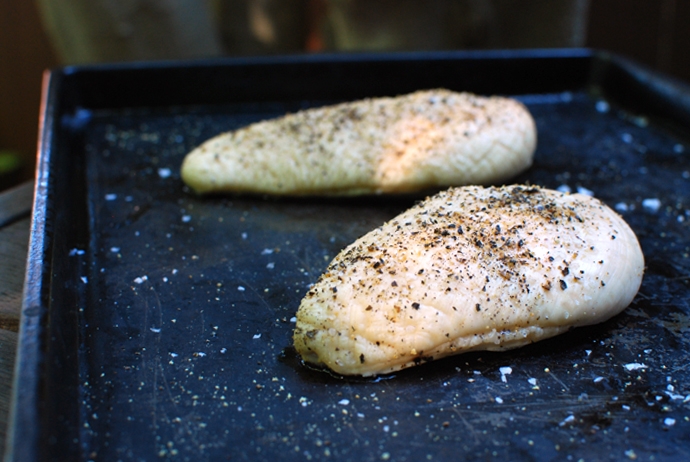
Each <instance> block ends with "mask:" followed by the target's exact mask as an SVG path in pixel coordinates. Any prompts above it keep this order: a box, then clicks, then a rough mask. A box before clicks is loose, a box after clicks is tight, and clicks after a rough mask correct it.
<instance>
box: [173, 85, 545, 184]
mask: <svg viewBox="0 0 690 462" xmlns="http://www.w3.org/2000/svg"><path fill="white" fill-rule="evenodd" d="M535 147H536V128H535V124H534V120H533V119H532V117H531V115H530V113H529V112H528V111H527V109H526V108H525V107H524V106H523V105H522V104H521V103H519V102H518V101H515V100H513V99H508V98H501V97H491V98H486V97H480V96H476V95H472V94H468V93H454V92H451V91H448V90H430V91H419V92H416V93H412V94H408V95H404V96H399V97H395V98H389V97H387V98H373V99H365V100H361V101H356V102H351V103H344V104H339V105H335V106H327V107H322V108H316V109H309V110H305V111H301V112H297V113H295V114H290V115H286V116H284V117H281V118H278V119H273V120H267V121H262V122H258V123H255V124H252V125H249V126H247V127H244V128H241V129H239V130H236V131H232V132H228V133H224V134H221V135H218V136H216V137H214V138H212V139H210V140H208V141H206V142H205V143H203V144H202V145H201V146H199V147H198V148H196V149H194V150H193V151H192V152H190V153H189V154H188V155H187V156H186V157H185V159H184V162H183V164H182V172H181V173H182V179H183V180H184V181H185V183H186V184H187V185H189V186H190V187H191V188H192V189H193V190H195V191H196V192H198V193H218V192H248V193H261V194H275V195H317V194H318V195H356V194H375V193H406V192H414V191H419V190H423V189H426V188H431V187H437V186H443V187H447V186H450V185H464V184H488V183H493V182H498V181H503V180H505V179H507V178H510V177H512V176H514V175H517V174H518V173H520V172H522V171H523V170H525V169H527V168H528V167H529V166H530V165H531V163H532V158H533V154H534V150H535Z"/></svg>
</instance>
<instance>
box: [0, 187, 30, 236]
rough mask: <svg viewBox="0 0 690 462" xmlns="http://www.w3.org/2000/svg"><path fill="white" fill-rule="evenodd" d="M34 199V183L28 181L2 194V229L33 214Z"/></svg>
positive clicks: (0, 209)
mask: <svg viewBox="0 0 690 462" xmlns="http://www.w3.org/2000/svg"><path fill="white" fill-rule="evenodd" d="M33 199H34V182H33V181H27V182H26V183H22V184H21V185H19V186H16V187H14V188H12V189H8V190H7V191H4V192H3V193H2V194H0V229H1V228H2V227H3V226H5V225H7V224H9V223H12V222H13V221H15V220H17V219H19V218H22V217H25V216H28V215H29V214H31V206H32V205H33Z"/></svg>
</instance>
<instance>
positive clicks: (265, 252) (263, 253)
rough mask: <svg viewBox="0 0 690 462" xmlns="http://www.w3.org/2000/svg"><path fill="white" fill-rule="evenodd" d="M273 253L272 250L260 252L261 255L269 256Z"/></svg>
mask: <svg viewBox="0 0 690 462" xmlns="http://www.w3.org/2000/svg"><path fill="white" fill-rule="evenodd" d="M272 253H273V249H264V250H262V251H261V255H271V254H272Z"/></svg>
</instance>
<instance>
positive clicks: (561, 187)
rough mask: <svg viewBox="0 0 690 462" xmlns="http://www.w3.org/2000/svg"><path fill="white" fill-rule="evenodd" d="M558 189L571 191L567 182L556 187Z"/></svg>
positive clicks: (565, 191)
mask: <svg viewBox="0 0 690 462" xmlns="http://www.w3.org/2000/svg"><path fill="white" fill-rule="evenodd" d="M556 190H557V191H558V192H562V193H569V192H570V191H571V189H570V186H568V185H567V184H562V185H560V186H559V187H558V188H556Z"/></svg>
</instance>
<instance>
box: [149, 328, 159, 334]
mask: <svg viewBox="0 0 690 462" xmlns="http://www.w3.org/2000/svg"><path fill="white" fill-rule="evenodd" d="M150 330H151V332H153V333H154V334H158V333H159V332H160V331H161V328H160V327H151V328H150Z"/></svg>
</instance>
